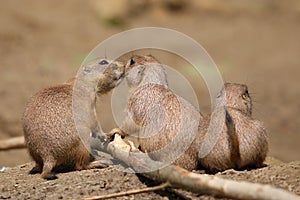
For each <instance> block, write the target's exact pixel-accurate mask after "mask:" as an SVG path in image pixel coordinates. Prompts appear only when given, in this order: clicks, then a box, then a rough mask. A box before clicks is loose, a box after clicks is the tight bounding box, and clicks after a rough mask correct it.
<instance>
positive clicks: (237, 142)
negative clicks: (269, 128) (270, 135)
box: [195, 83, 268, 172]
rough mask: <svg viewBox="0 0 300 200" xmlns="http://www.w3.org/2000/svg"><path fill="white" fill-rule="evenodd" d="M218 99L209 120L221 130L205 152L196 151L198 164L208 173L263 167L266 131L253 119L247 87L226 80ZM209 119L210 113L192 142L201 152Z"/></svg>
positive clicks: (266, 143) (266, 149)
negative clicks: (203, 153) (206, 152)
mask: <svg viewBox="0 0 300 200" xmlns="http://www.w3.org/2000/svg"><path fill="white" fill-rule="evenodd" d="M224 97H226V98H224ZM222 99H223V100H225V102H224V101H223V100H222ZM217 102H218V105H217V109H216V110H215V111H214V114H215V117H214V118H212V119H213V121H212V123H213V124H220V125H221V126H222V129H221V133H220V135H219V138H218V139H217V143H216V144H215V146H214V147H213V148H212V150H211V151H210V152H209V153H208V155H206V156H205V157H202V156H200V155H201V152H199V163H200V165H201V166H202V167H203V168H205V169H206V170H208V171H211V172H217V171H222V170H226V169H230V168H234V169H242V168H247V167H260V166H262V164H263V161H264V160H265V158H266V155H267V152H268V142H267V134H266V130H265V128H264V126H263V125H262V123H261V122H259V121H258V120H255V119H253V118H252V100H251V97H250V95H249V93H248V88H247V86H246V85H242V84H234V83H226V84H225V85H224V88H223V90H222V91H221V93H220V95H219V96H218V98H217ZM224 105H225V106H224ZM210 121H211V116H207V117H205V118H204V120H203V121H202V123H201V125H200V128H201V132H200V134H199V137H198V138H197V139H196V141H195V143H196V146H197V148H198V150H199V149H200V151H201V148H200V146H201V145H203V143H204V141H205V140H204V138H205V135H206V134H207V131H208V127H209V125H210ZM214 134H216V133H214ZM214 137H217V135H215V136H214Z"/></svg>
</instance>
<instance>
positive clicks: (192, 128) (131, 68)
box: [121, 56, 202, 170]
mask: <svg viewBox="0 0 300 200" xmlns="http://www.w3.org/2000/svg"><path fill="white" fill-rule="evenodd" d="M125 71H126V80H127V83H128V85H129V87H130V89H131V91H130V97H129V100H128V107H127V113H126V114H127V117H126V119H125V121H124V124H123V126H122V127H121V129H123V131H124V132H126V133H128V134H129V135H131V137H134V136H135V137H137V138H138V141H139V144H140V147H141V149H142V150H143V151H145V152H147V153H148V154H149V156H150V157H151V158H152V159H154V160H159V161H163V162H165V163H170V162H173V163H174V164H176V165H179V166H181V167H183V168H186V169H188V170H192V169H195V168H196V166H197V152H193V151H192V149H190V148H189V146H190V144H191V143H192V142H193V140H194V137H195V136H196V134H197V132H198V126H199V121H200V119H201V118H202V116H201V115H200V114H199V112H198V111H197V110H196V108H194V107H193V106H192V105H191V104H190V103H189V102H187V101H186V100H185V99H183V98H182V97H180V96H178V95H176V94H175V93H174V92H172V90H170V89H169V88H168V83H167V78H166V74H165V72H164V68H163V66H162V65H161V64H160V63H159V62H158V61H157V60H156V59H155V58H154V57H153V56H133V57H132V59H131V60H130V61H128V64H127V66H126V70H125ZM186 129H187V130H186ZM179 144H186V145H187V146H185V145H184V146H183V147H182V149H183V150H179V149H181V148H180V147H179V146H180V145H179ZM158 150H161V151H159V152H156V151H158ZM177 150H178V152H177ZM174 152H175V153H174ZM172 153H174V154H173V155H172ZM174 156H175V157H174ZM176 156H178V157H176Z"/></svg>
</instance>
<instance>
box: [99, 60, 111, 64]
mask: <svg viewBox="0 0 300 200" xmlns="http://www.w3.org/2000/svg"><path fill="white" fill-rule="evenodd" d="M99 64H100V65H107V64H109V63H108V62H107V61H106V60H102V61H101V62H99Z"/></svg>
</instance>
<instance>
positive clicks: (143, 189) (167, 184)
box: [83, 183, 170, 200]
mask: <svg viewBox="0 0 300 200" xmlns="http://www.w3.org/2000/svg"><path fill="white" fill-rule="evenodd" d="M169 186H170V184H169V183H163V184H161V185H158V186H154V187H147V188H142V189H136V190H129V191H126V192H119V193H114V194H106V195H101V196H94V197H88V198H83V200H98V199H109V198H115V197H121V196H127V195H133V194H140V193H145V192H153V191H156V190H162V189H165V188H167V187H169Z"/></svg>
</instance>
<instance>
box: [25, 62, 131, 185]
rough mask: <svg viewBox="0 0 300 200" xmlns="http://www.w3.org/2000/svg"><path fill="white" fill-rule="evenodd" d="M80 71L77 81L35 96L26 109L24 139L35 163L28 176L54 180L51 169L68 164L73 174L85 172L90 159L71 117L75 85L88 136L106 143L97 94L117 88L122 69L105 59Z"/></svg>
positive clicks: (121, 65)
mask: <svg viewBox="0 0 300 200" xmlns="http://www.w3.org/2000/svg"><path fill="white" fill-rule="evenodd" d="M81 69H82V70H83V71H82V73H80V76H79V77H76V78H72V79H70V80H69V81H67V82H66V83H64V84H60V85H56V86H52V87H47V88H44V89H42V90H41V91H39V92H37V93H36V94H35V95H33V96H32V97H31V98H30V100H29V102H28V103H27V105H26V107H25V111H24V114H23V118H22V123H23V130H24V137H25V142H26V146H27V148H28V151H29V154H30V156H31V157H32V158H33V159H34V161H35V162H36V166H35V167H34V168H33V169H32V170H31V171H30V173H38V172H42V174H41V176H42V177H43V178H45V179H55V178H57V177H56V176H55V174H54V172H53V168H54V167H57V166H61V165H68V164H71V165H74V167H75V169H76V170H82V169H87V168H88V165H89V163H90V161H91V160H92V158H91V155H90V153H89V149H87V148H86V147H85V146H84V144H83V142H82V141H81V139H80V138H79V133H78V131H77V129H76V128H77V127H76V126H75V122H74V115H73V114H74V113H73V107H72V103H73V100H74V99H72V98H73V93H74V90H73V89H74V88H75V85H76V82H80V84H81V85H80V92H81V93H79V94H77V95H79V96H78V98H81V97H80V95H81V96H82V98H83V99H84V102H83V104H84V105H83V106H86V109H87V110H86V112H85V113H87V115H86V116H82V118H83V120H84V122H85V124H86V126H87V128H88V129H89V130H90V132H91V135H93V134H97V135H98V137H99V138H100V139H102V140H103V141H104V140H105V136H104V134H103V133H101V129H100V127H99V126H98V122H97V119H96V112H95V101H96V93H98V94H99V95H101V94H104V93H106V92H108V91H109V90H111V89H112V88H114V87H115V86H116V85H118V83H119V82H120V80H121V78H122V77H123V74H124V70H125V66H124V65H123V64H121V63H119V62H113V61H110V60H107V59H95V60H93V61H91V62H90V63H88V64H86V65H85V66H83V67H82V68H81ZM79 107H80V105H79Z"/></svg>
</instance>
